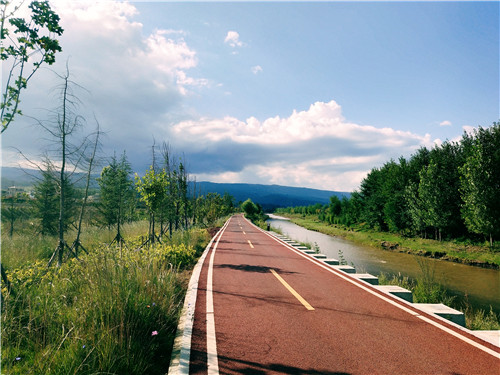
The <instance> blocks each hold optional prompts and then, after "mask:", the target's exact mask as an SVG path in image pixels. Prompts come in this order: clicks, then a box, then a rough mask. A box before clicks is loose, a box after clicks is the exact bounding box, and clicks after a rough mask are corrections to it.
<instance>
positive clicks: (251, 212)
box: [241, 198, 259, 220]
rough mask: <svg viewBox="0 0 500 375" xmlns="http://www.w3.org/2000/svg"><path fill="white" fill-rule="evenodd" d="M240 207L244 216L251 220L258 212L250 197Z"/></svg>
mask: <svg viewBox="0 0 500 375" xmlns="http://www.w3.org/2000/svg"><path fill="white" fill-rule="evenodd" d="M241 209H242V210H243V212H245V214H246V216H247V217H248V218H249V219H250V220H252V218H254V217H255V215H257V214H258V213H259V208H258V207H257V205H256V204H255V203H253V202H252V200H251V199H250V198H248V199H247V200H246V201H244V202H243V203H242V204H241Z"/></svg>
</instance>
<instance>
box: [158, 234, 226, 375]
mask: <svg viewBox="0 0 500 375" xmlns="http://www.w3.org/2000/svg"><path fill="white" fill-rule="evenodd" d="M223 227H224V226H223ZM223 227H222V228H223ZM222 228H220V229H219V231H218V232H217V233H216V234H215V236H213V237H212V239H211V240H210V242H209V243H208V245H207V247H206V248H205V250H204V251H203V254H202V255H201V257H200V259H198V262H197V263H196V265H195V266H194V268H193V273H192V274H191V278H190V279H189V284H188V288H187V291H186V296H185V297H184V305H183V308H182V313H181V317H180V318H179V323H178V325H177V331H176V334H175V339H174V346H173V349H172V356H171V358H170V366H169V368H168V371H167V374H171V375H172V374H189V360H190V356H191V336H192V333H193V323H194V312H195V307H196V299H197V296H198V282H199V279H200V274H201V269H202V267H203V263H204V262H205V258H206V257H207V254H208V253H209V252H210V249H211V247H212V245H213V243H214V240H215V238H216V237H217V236H218V235H219V234H220V232H221V230H222Z"/></svg>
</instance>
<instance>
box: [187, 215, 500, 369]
mask: <svg viewBox="0 0 500 375" xmlns="http://www.w3.org/2000/svg"><path fill="white" fill-rule="evenodd" d="M214 251H215V252H214ZM190 353H191V355H190V364H189V373H190V374H207V373H209V374H217V373H221V374H283V373H286V374H487V375H495V374H500V351H499V348H498V347H495V346H493V345H491V344H488V343H487V342H484V341H482V340H479V339H477V338H475V337H474V336H471V335H468V334H467V333H466V332H464V331H463V330H460V329H458V328H456V327H455V326H454V325H451V324H450V325H448V324H446V323H443V322H442V321H441V320H440V319H435V318H434V317H432V316H430V315H426V314H424V313H422V312H420V311H418V310H416V309H412V308H411V305H408V304H405V303H402V302H399V301H398V299H396V298H391V297H387V295H385V294H383V293H381V292H378V291H376V290H375V288H371V287H370V286H367V284H365V283H360V282H358V281H356V280H354V279H352V278H350V277H349V276H347V275H346V274H344V273H342V272H339V271H334V270H331V269H330V267H328V266H324V265H321V263H320V262H319V261H315V260H311V258H310V257H308V256H305V255H303V254H301V253H300V252H298V251H294V250H292V249H290V248H289V247H288V246H286V245H285V244H283V243H281V242H280V241H278V240H276V239H275V238H273V237H271V236H270V235H268V234H266V233H265V232H264V231H261V230H260V229H258V228H256V227H255V226H253V225H252V224H250V223H249V222H248V221H246V220H245V219H244V218H243V217H241V216H234V217H233V218H231V219H230V220H229V222H228V223H226V226H225V227H224V228H223V229H222V230H221V232H220V233H219V235H218V236H217V237H216V238H215V241H214V242H213V244H212V246H211V248H210V251H209V253H208V254H207V256H206V258H205V260H204V263H203V267H202V269H201V274H200V279H199V286H198V293H197V299H196V307H195V312H194V323H193V334H192V340H191V352H190Z"/></svg>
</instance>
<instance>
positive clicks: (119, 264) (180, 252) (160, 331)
mask: <svg viewBox="0 0 500 375" xmlns="http://www.w3.org/2000/svg"><path fill="white" fill-rule="evenodd" d="M95 235H96V236H97V233H96V234H95ZM13 240H14V239H13ZM17 241H20V240H19V239H17ZM207 241H208V238H207V236H206V231H202V230H195V231H190V232H184V233H177V234H176V235H175V236H174V237H173V238H172V239H171V240H169V241H165V242H166V243H163V244H156V245H154V246H151V247H149V248H145V249H140V248H139V247H138V245H139V240H136V241H129V242H128V243H127V246H126V247H124V248H123V249H122V250H120V249H118V248H116V247H107V246H104V245H100V246H95V247H94V248H92V250H90V251H89V254H88V255H86V254H82V256H81V257H80V260H77V259H74V258H73V259H71V260H69V261H67V262H65V263H64V264H63V266H62V267H61V268H54V267H52V268H47V267H46V260H45V259H41V260H37V261H33V262H29V263H25V264H24V265H22V266H21V267H19V268H15V269H12V268H11V270H10V272H9V278H10V281H11V284H12V292H11V293H9V292H8V291H7V290H6V288H2V294H3V296H4V299H3V304H2V317H1V319H2V338H1V340H2V374H4V373H5V374H61V375H62V374H65V375H66V374H96V373H105V374H164V373H165V372H166V369H167V368H168V365H169V361H170V350H171V347H172V342H173V339H174V335H175V329H176V325H177V320H178V317H179V314H180V312H181V309H182V302H183V297H184V293H185V287H186V285H187V281H188V277H189V271H188V269H189V268H190V267H191V265H192V264H193V263H194V262H195V260H196V258H197V256H198V255H199V251H198V250H199V249H202V248H203V247H204V244H206V242H207ZM35 248H36V245H34V244H33V249H35ZM30 256H33V254H31V255H30Z"/></svg>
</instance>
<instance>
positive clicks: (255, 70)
mask: <svg viewBox="0 0 500 375" xmlns="http://www.w3.org/2000/svg"><path fill="white" fill-rule="evenodd" d="M251 71H252V73H253V74H259V73H261V72H262V71H263V69H262V67H261V66H260V65H256V66H253V67H252V69H251Z"/></svg>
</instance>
